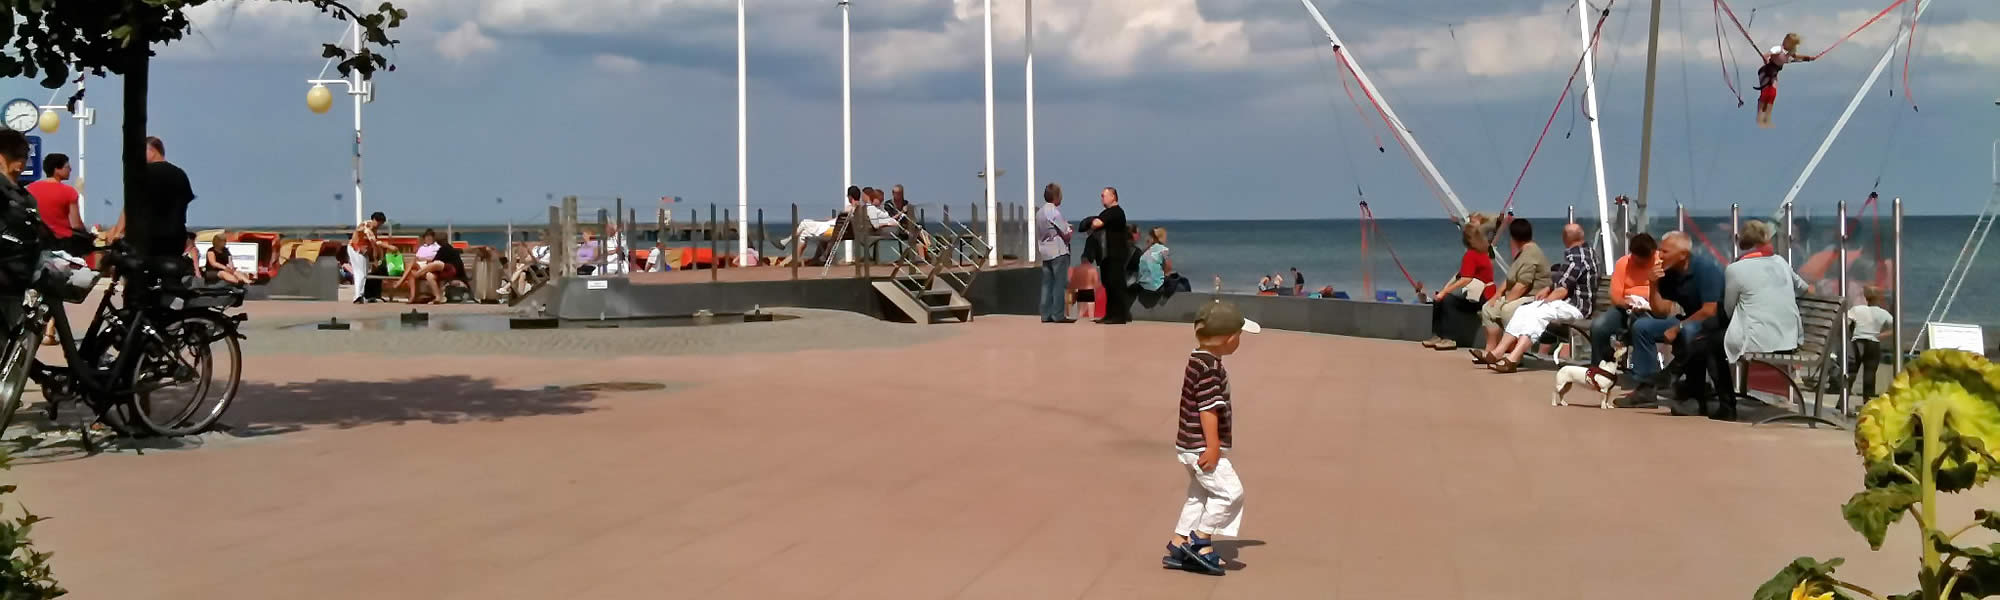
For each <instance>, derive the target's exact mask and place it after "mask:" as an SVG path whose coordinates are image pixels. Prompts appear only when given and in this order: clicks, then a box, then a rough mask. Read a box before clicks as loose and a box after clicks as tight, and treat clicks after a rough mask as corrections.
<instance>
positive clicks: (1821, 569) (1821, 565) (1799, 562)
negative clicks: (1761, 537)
mask: <svg viewBox="0 0 2000 600" xmlns="http://www.w3.org/2000/svg"><path fill="white" fill-rule="evenodd" d="M1844 562H1847V559H1844V558H1835V559H1831V560H1828V561H1826V562H1820V561H1819V560H1816V559H1814V558H1813V557H1810V556H1801V557H1799V558H1798V559H1796V560H1793V561H1792V564H1789V565H1785V568H1784V569H1781V570H1779V571H1778V574H1777V575H1773V576H1771V580H1770V581H1766V582H1764V585H1760V586H1757V593H1756V594H1754V595H1752V596H1751V600H1791V598H1792V590H1793V589H1796V588H1798V587H1799V584H1802V583H1808V582H1815V581H1817V582H1826V581H1828V580H1829V579H1830V578H1832V577H1833V571H1834V569H1837V568H1840V565H1841V563H1844ZM1827 588H1828V589H1831V588H1832V586H1830V585H1829V586H1827ZM1833 591H1834V594H1835V597H1836V598H1843V599H1845V598H1846V596H1844V595H1841V594H1840V592H1839V591H1838V590H1833Z"/></svg>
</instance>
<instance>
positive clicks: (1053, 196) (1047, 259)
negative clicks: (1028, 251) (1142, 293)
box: [896, 183, 1074, 323]
mask: <svg viewBox="0 0 2000 600" xmlns="http://www.w3.org/2000/svg"><path fill="white" fill-rule="evenodd" d="M902 190H903V186H896V197H897V198H898V199H901V198H902V196H903V192H902ZM1060 206H1062V186H1059V185H1056V184H1054V183H1050V184H1049V185H1048V186H1046V187H1043V188H1042V210H1041V211H1040V212H1038V213H1036V214H1035V240H1036V246H1035V249H1036V250H1037V251H1039V252H1041V254H1042V322H1043V323H1071V322H1074V320H1073V319H1070V318H1069V315H1068V314H1066V313H1068V312H1069V310H1068V309H1067V308H1066V307H1064V306H1063V284H1064V283H1066V282H1067V281H1068V279H1069V236H1070V233H1071V230H1070V227H1069V221H1065V220H1063V216H1062V211H1061V210H1058V209H1057V207H1060Z"/></svg>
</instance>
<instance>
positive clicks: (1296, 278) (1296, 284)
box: [1292, 267, 1306, 296]
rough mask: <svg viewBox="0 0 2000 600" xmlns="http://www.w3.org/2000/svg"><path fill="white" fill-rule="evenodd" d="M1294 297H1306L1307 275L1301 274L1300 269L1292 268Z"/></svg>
mask: <svg viewBox="0 0 2000 600" xmlns="http://www.w3.org/2000/svg"><path fill="white" fill-rule="evenodd" d="M1292 295H1293V296H1305V295H1306V274H1305V273H1300V272H1299V268H1298V267H1292Z"/></svg>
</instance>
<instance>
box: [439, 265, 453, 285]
mask: <svg viewBox="0 0 2000 600" xmlns="http://www.w3.org/2000/svg"><path fill="white" fill-rule="evenodd" d="M437 277H438V281H457V280H458V267H454V266H451V265H444V268H441V269H438V272H437Z"/></svg>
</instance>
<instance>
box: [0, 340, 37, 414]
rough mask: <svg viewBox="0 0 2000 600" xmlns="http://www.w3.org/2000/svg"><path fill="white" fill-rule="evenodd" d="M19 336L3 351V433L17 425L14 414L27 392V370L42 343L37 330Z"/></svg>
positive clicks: (0, 397)
mask: <svg viewBox="0 0 2000 600" xmlns="http://www.w3.org/2000/svg"><path fill="white" fill-rule="evenodd" d="M16 334H17V335H15V336H14V339H11V340H7V346H6V348H4V349H0V432H5V431H6V430H7V426H8V425H12V424H13V423H14V413H15V412H16V411H19V410H20V409H21V396H23V395H24V394H25V392H27V390H28V371H30V370H32V369H33V368H34V363H35V347H36V346H37V345H40V343H41V341H42V340H41V336H40V331H39V330H38V329H34V328H30V329H29V330H27V331H25V332H16Z"/></svg>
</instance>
